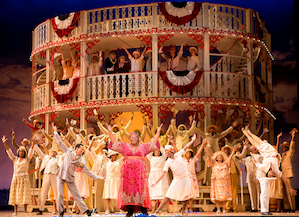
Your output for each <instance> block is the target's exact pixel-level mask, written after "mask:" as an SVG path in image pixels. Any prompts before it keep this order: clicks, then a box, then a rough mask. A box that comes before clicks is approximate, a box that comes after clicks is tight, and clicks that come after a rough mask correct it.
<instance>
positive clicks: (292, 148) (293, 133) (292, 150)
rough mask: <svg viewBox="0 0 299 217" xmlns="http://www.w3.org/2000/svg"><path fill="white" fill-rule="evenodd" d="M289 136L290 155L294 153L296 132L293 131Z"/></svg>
mask: <svg viewBox="0 0 299 217" xmlns="http://www.w3.org/2000/svg"><path fill="white" fill-rule="evenodd" d="M291 135H292V139H291V142H290V153H292V154H294V152H295V135H296V131H295V130H293V131H292V133H291Z"/></svg>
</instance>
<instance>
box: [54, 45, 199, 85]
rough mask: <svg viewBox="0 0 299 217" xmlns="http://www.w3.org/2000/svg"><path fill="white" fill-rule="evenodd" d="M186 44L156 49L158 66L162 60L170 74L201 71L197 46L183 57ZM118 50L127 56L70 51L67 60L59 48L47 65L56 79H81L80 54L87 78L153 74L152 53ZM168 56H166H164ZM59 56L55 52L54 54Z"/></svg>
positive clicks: (111, 52)
mask: <svg viewBox="0 0 299 217" xmlns="http://www.w3.org/2000/svg"><path fill="white" fill-rule="evenodd" d="M184 44H185V42H184V43H183V44H182V45H181V47H180V48H179V51H177V48H176V47H171V48H170V49H169V50H168V51H167V52H166V51H163V47H161V48H160V50H159V56H158V59H159V63H160V59H161V57H162V58H163V59H164V60H165V61H166V64H167V69H168V70H173V71H185V70H188V71H192V70H197V71H198V70H200V69H202V63H201V60H200V58H199V56H198V49H197V48H196V47H190V48H189V49H188V50H189V53H190V55H189V56H187V57H184V56H183V48H184ZM121 48H122V49H123V50H124V51H125V53H126V54H127V57H126V56H125V55H119V54H118V53H117V52H116V51H110V53H109V56H108V57H107V58H106V59H105V60H104V59H103V53H102V51H99V52H95V53H93V54H92V55H90V56H87V55H84V54H82V53H80V52H79V53H78V52H77V53H76V52H73V50H70V55H69V56H70V57H68V58H65V56H64V49H63V48H62V47H61V48H60V50H59V52H60V53H61V54H59V55H56V58H55V62H53V64H52V63H50V62H49V66H50V68H51V70H52V71H53V72H55V76H54V79H55V80H66V79H70V78H73V77H79V76H80V58H79V55H81V56H82V57H83V58H82V59H83V61H84V63H85V65H86V66H87V69H88V72H87V75H88V76H92V75H101V74H114V73H124V72H142V71H148V72H149V71H152V50H151V49H147V47H146V46H145V48H144V49H143V51H142V52H141V51H140V49H136V50H134V51H133V52H132V53H130V52H129V51H128V50H127V49H126V48H125V47H124V46H121ZM164 52H165V53H169V56H167V55H166V54H165V53H164ZM57 54H58V53H57ZM180 61H184V62H185V63H186V64H185V68H181V67H179V65H182V64H180Z"/></svg>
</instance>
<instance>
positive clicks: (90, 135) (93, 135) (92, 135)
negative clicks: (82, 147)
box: [87, 134, 96, 140]
mask: <svg viewBox="0 0 299 217" xmlns="http://www.w3.org/2000/svg"><path fill="white" fill-rule="evenodd" d="M90 137H96V135H95V134H89V135H88V136H87V138H88V140H92V138H90Z"/></svg>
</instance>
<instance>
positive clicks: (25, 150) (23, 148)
mask: <svg viewBox="0 0 299 217" xmlns="http://www.w3.org/2000/svg"><path fill="white" fill-rule="evenodd" d="M21 150H23V151H24V152H25V154H26V155H27V149H26V148H25V147H24V146H21V147H20V148H18V150H17V154H18V155H19V152H20V151H21Z"/></svg>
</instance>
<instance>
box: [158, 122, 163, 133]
mask: <svg viewBox="0 0 299 217" xmlns="http://www.w3.org/2000/svg"><path fill="white" fill-rule="evenodd" d="M162 126H163V123H162V124H161V125H160V126H159V127H158V128H157V132H160V131H161V129H162Z"/></svg>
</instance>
